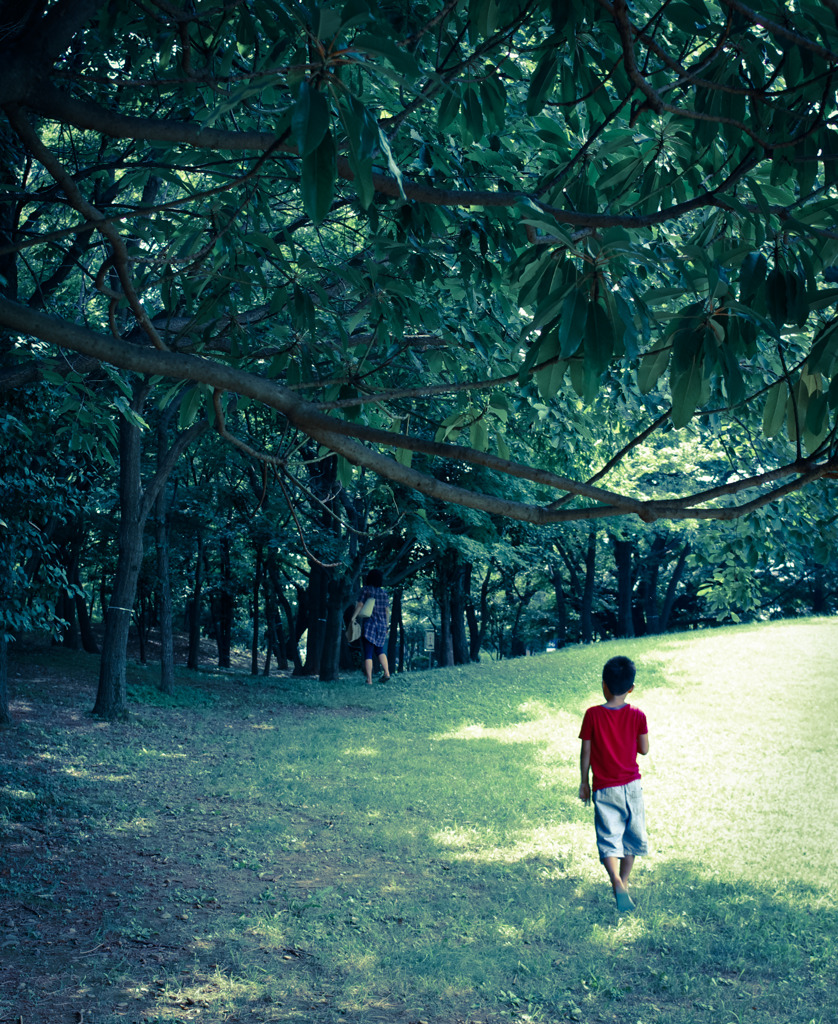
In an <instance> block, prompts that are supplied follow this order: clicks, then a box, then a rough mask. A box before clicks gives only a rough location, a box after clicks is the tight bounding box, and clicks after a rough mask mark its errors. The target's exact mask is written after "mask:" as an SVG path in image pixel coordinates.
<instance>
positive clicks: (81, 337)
mask: <svg viewBox="0 0 838 1024" xmlns="http://www.w3.org/2000/svg"><path fill="white" fill-rule="evenodd" d="M0 323H2V324H3V325H5V326H6V327H7V328H8V329H9V330H11V331H16V332H19V333H21V334H25V335H34V336H36V337H38V338H41V339H42V340H44V341H49V342H52V343H54V344H57V345H60V346H63V347H66V348H70V349H72V350H74V351H76V352H81V353H83V354H85V355H88V356H92V357H94V358H97V359H101V360H102V361H103V362H107V363H111V364H113V365H115V366H119V367H121V368H122V369H126V370H133V371H135V372H138V373H143V374H151V375H159V376H163V377H168V378H172V379H175V380H192V381H196V382H201V383H205V384H209V385H210V386H212V387H214V388H218V389H221V390H226V391H231V392H234V393H236V394H240V395H245V396H247V397H250V398H253V399H255V400H256V401H258V402H262V403H264V404H265V405H266V406H269V407H270V408H273V409H275V410H277V411H278V412H280V413H282V414H283V415H284V416H285V417H286V418H287V419H288V420H289V422H291V423H292V424H293V425H294V426H295V427H296V428H297V429H299V430H300V431H302V432H303V433H305V434H307V435H308V436H309V437H311V438H312V439H314V440H315V441H317V442H319V443H320V444H322V445H325V446H326V447H328V448H330V449H331V450H332V451H334V452H336V453H337V454H340V455H343V456H344V457H345V458H346V459H347V460H348V461H349V462H351V463H353V464H356V465H361V466H366V467H367V468H368V469H371V470H373V471H374V472H376V473H378V474H379V475H380V476H382V477H384V478H385V479H389V480H392V481H394V482H395V483H399V484H402V485H403V486H405V487H408V488H412V489H414V490H417V491H419V492H420V493H422V494H426V495H428V496H429V497H433V498H438V499H439V500H441V501H447V502H451V503H452V504H457V505H462V506H464V507H467V508H474V509H478V510H481V511H484V512H488V513H490V514H493V515H500V516H506V517H508V518H512V519H518V520H522V521H524V522H531V523H537V524H546V523H556V522H567V521H570V520H579V519H595V518H603V517H607V516H616V515H631V514H633V515H637V516H639V517H640V518H641V519H643V520H644V521H649V522H651V521H654V520H655V519H658V518H668V519H734V518H737V517H738V516H740V515H742V514H744V512H746V511H750V510H752V509H754V508H759V507H761V506H763V505H765V504H767V503H768V502H770V501H773V500H776V498H778V497H780V496H782V495H783V494H787V493H790V492H792V491H794V490H797V489H799V488H800V487H802V486H803V485H804V484H806V483H809V482H811V481H814V480H817V479H819V478H820V477H823V476H825V475H828V474H829V473H830V472H831V471H834V470H835V469H836V464H833V463H832V462H829V461H826V462H814V463H813V462H811V461H806V460H801V461H799V462H796V463H794V464H792V465H789V466H784V467H780V468H778V469H777V470H774V471H773V472H772V473H769V474H762V475H761V476H759V477H756V478H750V479H744V480H740V481H737V482H736V483H735V484H731V485H728V487H729V488H735V489H736V492H737V493H741V492H743V491H747V490H749V489H751V488H753V487H757V486H760V485H763V484H765V483H766V482H772V481H773V480H777V479H780V478H782V477H789V476H793V477H794V478H795V479H794V480H792V481H791V482H790V483H789V484H787V485H785V486H784V487H781V488H778V489H776V490H775V491H769V492H767V493H765V494H763V495H760V496H759V497H757V498H754V499H753V500H752V501H751V502H749V503H747V504H744V505H739V506H727V507H724V508H700V509H697V508H693V507H691V506H692V505H694V504H695V502H696V500H697V499H696V498H695V497H694V496H686V497H684V498H682V499H678V500H668V501H639V500H637V499H634V498H630V497H627V496H625V495H619V494H615V493H613V492H610V491H606V490H603V489H601V488H597V487H592V486H590V485H587V484H582V483H579V482H578V481H574V480H570V479H568V478H567V477H562V476H559V475H557V474H555V473H551V472H548V471H546V470H539V469H533V468H532V467H529V466H522V465H521V464H519V463H515V462H512V461H510V460H508V459H501V458H498V457H497V456H494V455H491V454H490V453H487V452H476V451H474V450H471V449H464V448H462V447H460V446H457V445H450V444H439V443H436V442H431V441H425V440H423V439H421V438H409V437H405V436H403V435H401V434H397V433H394V432H391V431H385V430H378V429H375V428H372V427H366V426H364V425H362V424H351V423H347V422H344V421H341V420H335V419H332V418H331V417H328V416H325V415H324V414H323V413H322V412H320V410H319V409H318V408H317V407H316V406H314V405H312V404H310V403H308V402H304V401H302V400H301V399H300V398H298V397H297V396H296V395H294V394H293V392H291V391H289V390H288V389H287V388H284V387H281V386H280V385H278V384H275V383H274V382H273V381H271V380H266V379H265V378H262V377H259V376H257V375H255V374H252V373H248V372H246V371H243V370H239V369H236V368H234V367H230V366H225V365H223V364H221V363H218V362H215V361H213V360H209V359H201V358H198V357H196V356H189V355H183V354H180V353H175V352H164V351H160V350H158V349H150V348H141V347H139V346H137V345H130V344H126V343H125V342H121V341H117V340H116V339H113V338H108V337H106V336H104V335H101V334H96V333H94V332H93V331H89V330H87V329H85V328H82V327H77V326H76V325H74V324H69V323H66V322H64V321H61V320H56V319H54V318H52V317H48V316H45V315H44V314H42V313H35V312H32V311H31V310H28V309H27V308H26V307H24V306H20V305H19V304H18V303H14V302H10V301H9V300H7V299H3V298H0ZM361 441H367V442H369V443H372V444H379V445H386V446H389V447H397V448H403V449H407V450H411V451H415V452H420V453H423V454H427V455H431V456H436V457H439V458H444V459H449V460H453V461H455V462H466V463H469V464H471V465H479V466H483V467H485V468H487V469H490V470H493V471H495V472H498V473H501V474H504V475H507V476H513V477H517V478H519V479H524V480H529V481H531V482H533V483H536V484H538V485H540V486H543V487H551V488H554V489H557V490H564V491H567V492H570V493H573V494H576V495H578V496H579V497H583V498H587V499H590V500H592V501H595V502H598V503H599V504H597V505H595V506H593V507H586V508H574V509H569V508H551V507H549V506H548V507H543V506H538V505H532V504H528V503H526V502H517V501H510V500H508V499H504V498H499V497H497V496H495V495H492V494H486V493H476V492H473V491H469V490H467V489H466V488H464V487H459V486H456V485H454V484H449V483H446V482H444V481H440V480H436V479H435V478H433V477H431V476H429V475H428V474H426V473H422V472H419V471H417V470H414V469H412V468H410V467H407V466H403V465H401V464H400V463H398V462H396V461H395V460H394V459H392V458H391V457H389V456H386V455H382V454H381V453H380V452H377V451H375V450H373V449H371V448H369V447H367V446H366V445H364V444H362V443H361Z"/></svg>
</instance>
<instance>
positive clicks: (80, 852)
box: [0, 646, 399, 1024]
mask: <svg viewBox="0 0 838 1024" xmlns="http://www.w3.org/2000/svg"><path fill="white" fill-rule="evenodd" d="M54 653H55V652H54V651H53V650H51V649H50V648H48V647H46V648H44V647H38V646H35V647H33V648H30V649H29V650H26V651H22V652H21V651H16V652H15V654H14V657H13V658H12V660H11V663H10V683H11V691H12V701H11V711H12V716H13V720H14V725H13V727H12V728H9V729H5V730H2V731H0V752H2V759H3V763H4V766H5V768H4V772H3V776H2V777H0V796H1V797H2V798H3V799H2V801H0V1022H2V1024H70V1022H78V1024H81V1022H90V1024H108V1022H116V1021H127V1022H132V1024H133V1022H136V1024H151V1022H154V1024H163V1022H167V1021H170V1022H172V1024H178V1022H181V1024H182V1022H184V1021H191V1020H212V1021H214V1020H226V1021H245V1020H246V1021H260V1020H265V1021H268V1020H272V1021H279V1020H289V1021H293V1020H302V1019H310V1020H326V1019H328V1020H330V1021H331V1020H337V1019H338V1018H339V1014H338V1012H337V1010H336V1009H335V1008H334V1007H331V1006H330V1005H329V999H328V994H327V993H326V992H325V990H324V991H323V995H322V996H319V997H317V998H316V999H312V1000H311V1001H310V1003H309V1005H293V1006H292V1005H290V1004H289V1005H284V1006H282V1007H280V1006H277V1005H272V1004H270V1002H268V1003H266V1002H265V1001H264V995H261V996H260V997H259V998H258V1000H256V1001H254V1002H252V1003H250V1002H248V1001H247V1000H244V1002H243V1001H242V998H241V997H239V1000H238V1009H237V1010H235V1011H234V1012H230V1010H229V1003H228V1004H226V1006H227V1008H226V1009H225V1011H224V1012H223V1013H221V1014H219V1012H218V1006H219V1005H220V1003H219V999H218V996H219V992H220V990H221V989H222V988H223V987H224V985H225V979H227V978H229V977H230V975H231V974H232V973H233V972H236V971H240V968H241V964H242V963H244V962H246V964H247V970H248V971H252V972H259V971H260V970H261V971H263V972H268V971H269V972H271V974H272V975H273V976H275V977H277V978H278V979H281V977H282V975H283V974H285V975H288V976H289V978H290V977H291V976H293V975H297V974H299V973H300V972H303V973H304V974H305V975H306V985H305V986H304V987H305V988H306V990H307V991H313V992H317V991H318V990H319V988H320V989H322V988H323V985H322V983H320V984H319V983H318V976H319V973H320V969H319V966H318V964H317V962H316V957H315V956H313V955H312V954H311V953H310V952H309V951H305V950H298V949H294V948H288V949H284V950H280V951H279V952H277V950H276V949H264V948H262V945H261V940H260V937H259V936H258V935H257V934H250V933H248V931H247V929H246V928H245V929H244V930H242V931H241V932H240V933H237V934H232V933H231V930H230V929H229V927H228V926H227V925H225V929H224V934H221V933H220V932H219V930H218V922H219V921H220V920H221V918H222V917H223V919H224V921H225V922H229V921H230V920H231V919H235V918H237V917H241V918H242V919H244V918H248V917H249V918H252V915H253V906H254V904H255V903H258V902H259V901H260V900H262V899H268V898H269V899H272V900H275V901H276V900H278V899H285V900H288V898H289V897H288V893H292V894H293V893H294V892H298V893H304V892H305V891H306V889H307V888H310V887H312V886H313V887H317V886H320V885H323V884H325V882H324V880H323V879H322V878H320V877H318V878H317V879H311V878H308V877H307V872H306V864H305V858H304V857H303V856H302V855H300V856H296V855H295V854H294V853H293V852H289V853H286V854H284V855H283V858H282V863H280V864H264V863H263V864H258V865H253V864H245V863H242V861H241V860H240V859H237V858H244V857H245V854H244V853H243V852H241V853H240V852H238V851H237V849H236V839H235V834H236V823H237V819H240V817H241V814H242V808H241V805H238V806H235V805H231V806H229V807H228V806H225V804H224V801H223V800H220V801H218V802H217V803H215V804H214V805H211V804H210V803H208V802H207V800H206V796H205V793H206V789H205V788H203V787H201V786H194V780H195V779H196V778H198V777H200V778H201V779H203V780H206V779H211V778H212V776H213V771H214V769H215V768H216V767H217V766H218V765H219V764H220V762H221V759H222V758H223V757H225V756H227V755H225V754H224V753H223V752H222V751H221V749H220V748H219V747H218V746H216V747H214V748H213V749H212V750H208V751H205V752H200V751H199V752H198V753H196V752H195V751H194V750H193V749H191V748H189V753H188V758H189V760H188V763H187V762H186V761H185V760H183V759H184V758H185V756H186V755H185V754H184V749H183V745H182V744H181V743H180V742H179V741H181V740H183V738H184V737H189V736H190V734H191V732H192V731H193V730H194V729H196V728H199V727H200V724H199V720H198V719H199V716H200V715H201V714H202V711H201V709H200V708H195V709H193V708H178V707H152V706H148V705H142V706H141V707H138V708H135V709H134V710H135V716H141V726H142V730H143V736H146V735H147V736H148V737H149V738H150V739H149V742H150V743H151V744H153V747H154V754H155V757H157V758H158V759H159V763H160V765H161V766H163V765H166V763H167V759H169V761H168V766H167V768H166V770H165V771H164V770H162V769H161V770H160V771H159V774H157V775H155V772H154V769H153V768H149V767H148V765H147V764H145V763H144V764H142V765H141V766H139V767H138V770H137V772H136V774H133V773H132V774H125V770H124V767H120V768H119V769H117V767H116V766H117V765H122V764H123V761H122V760H121V759H120V758H117V757H115V756H113V755H111V754H110V753H109V752H110V751H112V750H113V748H114V747H120V746H121V745H123V744H124V742H125V741H126V739H127V738H129V736H130V734H131V730H134V735H133V742H134V743H136V738H137V737H136V731H137V722H136V718H135V722H134V724H132V723H131V722H127V723H110V724H105V723H102V722H100V721H98V720H96V719H95V718H93V717H92V716H91V715H90V713H89V711H90V708H91V707H92V704H93V698H94V695H95V685H96V671H97V669H98V659H97V658H96V657H95V656H92V655H83V654H80V653H79V654H76V653H75V652H74V654H73V658H72V670H71V671H69V672H68V671H67V670H66V668H63V669H62V667H61V665H60V664H59V660H60V659H56V658H55V657H54ZM247 664H248V667H249V661H248V662H247ZM153 670H154V668H153V667H151V668H149V669H148V670H147V671H149V672H152V671H153ZM274 685H275V686H278V685H281V680H278V679H277V678H276V677H275V681H274ZM231 686H233V687H235V692H231V693H230V694H229V700H230V705H231V707H232V706H235V707H236V709H237V711H236V716H235V717H236V722H237V723H238V726H237V727H240V723H241V719H242V718H246V717H247V710H248V709H247V707H245V708H244V711H243V710H242V705H243V702H244V703H245V704H246V703H247V701H248V700H249V699H251V698H252V699H253V701H254V704H253V709H254V710H255V714H254V715H253V717H254V718H256V719H258V718H260V717H261V716H262V715H264V714H271V715H289V716H299V715H307V714H310V713H311V711H312V710H313V709H311V708H309V707H306V706H303V705H295V704H294V703H293V701H287V703H286V704H284V705H283V706H279V707H278V706H276V704H275V703H274V704H272V706H271V707H270V710H266V708H265V706H261V707H260V701H259V687H257V686H253V687H250V686H240V687H236V684H235V682H233V683H231V682H230V680H229V679H228V678H225V679H220V678H219V677H217V676H213V675H207V676H206V677H205V678H204V679H199V678H197V677H196V678H195V679H194V680H191V682H190V693H191V694H192V696H197V697H198V698H200V696H201V694H203V695H204V696H205V697H206V698H207V699H209V698H212V699H213V700H214V701H215V702H216V705H215V706H216V707H217V706H218V703H219V702H220V703H222V704H223V702H224V700H225V692H227V691H229V688H230V687H231ZM224 688H226V691H225V689H224ZM324 710H325V709H322V708H321V709H319V711H320V713H321V714H322V713H323V712H324ZM360 710H361V709H352V708H351V707H347V708H346V709H344V710H342V709H339V708H338V709H333V711H332V713H335V714H350V713H354V712H356V711H360ZM80 751H82V752H83V753H84V756H83V757H82V756H80V754H79V752H80ZM171 759H174V760H175V764H176V765H177V764H180V763H183V765H184V768H183V771H182V772H172V771H171ZM149 760H150V759H149ZM82 766H83V767H82ZM118 772H122V774H118ZM74 773H75V774H76V775H78V776H79V777H78V778H76V777H75V776H74ZM138 807H142V809H143V813H145V812H146V809H148V811H147V813H148V814H149V820H148V822H147V823H145V824H144V823H143V821H142V820H141V818H139V819H138V815H137V808H138ZM280 810H281V807H280ZM273 813H276V808H273ZM287 813H288V820H289V828H290V827H293V823H296V824H297V825H298V826H299V824H300V822H303V823H304V825H305V826H307V827H308V829H310V830H320V831H323V832H324V833H325V832H326V831H327V830H328V829H329V827H330V825H329V823H328V822H319V821H310V822H306V821H305V814H306V811H305V809H304V808H300V807H291V806H289V807H288V808H287ZM122 818H124V821H123V820H121V819H122ZM320 874H322V871H321V872H320ZM277 880H280V881H281V882H282V885H281V887H278V886H277V885H276V884H275V883H276V882H277ZM326 882H328V879H327V880H326ZM278 889H281V891H282V892H283V893H284V894H285V895H283V896H281V897H278V896H277V895H276V894H277V891H278ZM292 981H293V978H292ZM262 991H264V990H262ZM398 1018H399V1014H398V1011H397V1008H395V1007H393V1008H388V1010H387V1011H386V1013H383V1012H382V1016H380V1017H379V1016H378V1015H377V1014H375V1013H373V1014H372V1015H365V1016H364V1018H363V1019H364V1020H375V1019H381V1020H384V1019H388V1020H393V1019H398ZM343 1019H347V1018H343ZM355 1019H358V1018H355Z"/></svg>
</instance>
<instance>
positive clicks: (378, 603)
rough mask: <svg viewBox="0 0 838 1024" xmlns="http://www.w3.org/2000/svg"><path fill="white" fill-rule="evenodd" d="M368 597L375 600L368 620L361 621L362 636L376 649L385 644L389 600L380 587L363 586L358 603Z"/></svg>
mask: <svg viewBox="0 0 838 1024" xmlns="http://www.w3.org/2000/svg"><path fill="white" fill-rule="evenodd" d="M369 597H374V598H375V608H374V609H373V612H372V615H370V617H369V618H368V619H363V620H362V621H361V626H362V630H363V634H364V636H365V637H366V638H367V640H369V642H370V643H371V644H375V646H376V647H383V646H384V644H385V643H386V642H387V613H388V611H389V610H390V599H389V598H388V597H387V594H386V593H385V592H384V591H383V590H382V589H381V587H368V586H365V587H364V589H363V590H362V591H361V597H360V599H359V600H360V601H361V602H364V601H366V600H367V598H369Z"/></svg>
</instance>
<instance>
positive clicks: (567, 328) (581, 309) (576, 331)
mask: <svg viewBox="0 0 838 1024" xmlns="http://www.w3.org/2000/svg"><path fill="white" fill-rule="evenodd" d="M587 318H588V296H587V293H586V292H585V290H584V289H583V288H581V287H579V286H578V285H576V286H575V287H574V288H573V289H572V291H571V292H570V294H569V295H568V296H567V298H566V299H565V300H564V303H563V304H562V313H561V319H560V321H559V354H560V355H561V357H562V359H570V357H571V356H573V355H575V354H576V352H577V351H578V349H579V346H580V345H581V344H582V339H583V338H584V336H585V324H586V321H587Z"/></svg>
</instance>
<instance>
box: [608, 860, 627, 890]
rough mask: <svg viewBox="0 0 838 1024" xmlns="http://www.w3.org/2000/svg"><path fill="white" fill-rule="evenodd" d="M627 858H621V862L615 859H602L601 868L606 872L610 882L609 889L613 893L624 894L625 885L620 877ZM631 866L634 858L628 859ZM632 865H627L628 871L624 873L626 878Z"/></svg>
mask: <svg viewBox="0 0 838 1024" xmlns="http://www.w3.org/2000/svg"><path fill="white" fill-rule="evenodd" d="M628 859H629V858H628V857H623V859H622V860H618V859H617V858H616V857H603V858H602V866H603V867H604V868H605V870H606V871H607V872H608V878H609V879H610V881H611V887H612V888H613V890H614V892H626V891H627V889H626V883H625V880H624V879H623V877H622V868H623V864H624V863H625V862H626V860H628ZM630 859H631V862H632V864H633V863H634V857H632V858H630ZM631 867H632V865H631V864H630V865H629V868H628V871H626V878H628V876H629V872H630V871H631Z"/></svg>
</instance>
